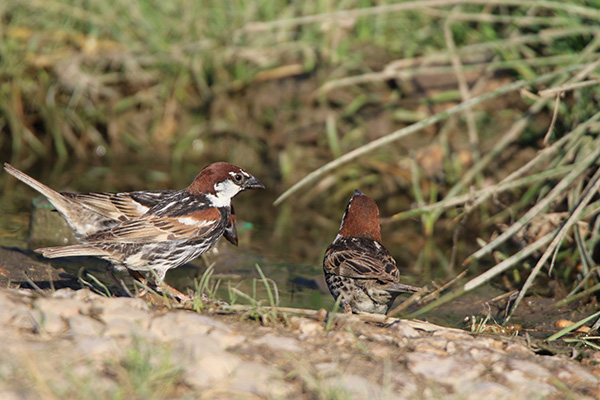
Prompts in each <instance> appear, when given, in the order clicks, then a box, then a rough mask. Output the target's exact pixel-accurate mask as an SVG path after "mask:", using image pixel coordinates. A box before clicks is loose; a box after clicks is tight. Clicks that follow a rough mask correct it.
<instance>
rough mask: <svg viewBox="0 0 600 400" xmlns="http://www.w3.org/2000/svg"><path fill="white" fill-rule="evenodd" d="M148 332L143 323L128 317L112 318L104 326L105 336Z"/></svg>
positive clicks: (133, 334)
mask: <svg viewBox="0 0 600 400" xmlns="http://www.w3.org/2000/svg"><path fill="white" fill-rule="evenodd" d="M105 322H106V321H105ZM146 332H147V329H146V327H144V326H143V324H141V323H140V322H139V321H136V320H134V319H128V318H113V319H110V320H109V322H107V323H106V325H105V328H104V336H108V337H129V336H145V335H146Z"/></svg>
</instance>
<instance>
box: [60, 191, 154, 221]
mask: <svg viewBox="0 0 600 400" xmlns="http://www.w3.org/2000/svg"><path fill="white" fill-rule="evenodd" d="M63 195H64V196H68V197H71V198H74V199H76V200H77V201H78V202H79V203H80V204H81V205H82V206H84V207H85V208H87V209H88V210H90V211H93V212H95V213H98V214H100V215H102V216H104V217H107V218H110V219H114V220H117V221H125V220H128V219H133V218H137V217H141V216H142V215H144V214H145V213H146V211H148V210H149V209H150V207H148V206H145V205H142V204H140V203H139V202H137V201H135V200H133V199H132V198H131V197H130V196H129V195H127V194H125V193H123V194H112V193H77V194H72V193H63Z"/></svg>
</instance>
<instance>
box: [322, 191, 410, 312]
mask: <svg viewBox="0 0 600 400" xmlns="http://www.w3.org/2000/svg"><path fill="white" fill-rule="evenodd" d="M323 271H324V272H325V280H326V281H327V286H328V287H329V291H330V292H331V294H332V295H333V297H334V298H335V299H336V300H338V298H339V303H340V306H341V307H342V308H343V309H344V312H346V313H351V312H358V311H362V312H370V313H378V314H386V313H387V312H388V310H389V308H390V306H391V305H392V303H393V302H394V300H395V299H396V297H397V296H398V295H399V294H400V293H411V292H418V291H419V290H420V288H418V287H414V286H410V285H405V284H402V283H399V278H400V273H399V271H398V267H396V261H394V259H393V258H392V256H391V255H390V253H389V252H388V251H387V250H386V249H385V247H383V245H382V244H381V224H380V222H379V209H378V208H377V204H375V202H374V201H373V200H372V199H371V198H369V197H367V196H365V195H364V194H362V193H361V192H359V191H358V190H357V191H355V192H354V195H353V196H352V198H351V199H350V201H349V202H348V206H347V207H346V212H345V213H344V216H343V217H342V224H341V226H340V230H339V232H338V234H337V236H336V238H335V240H334V241H333V243H331V244H330V245H329V247H327V250H326V251H325V258H324V259H323Z"/></svg>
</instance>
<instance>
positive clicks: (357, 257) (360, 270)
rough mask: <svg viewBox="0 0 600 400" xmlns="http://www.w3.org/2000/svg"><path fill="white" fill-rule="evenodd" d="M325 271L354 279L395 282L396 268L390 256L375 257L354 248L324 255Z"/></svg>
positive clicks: (396, 276)
mask: <svg viewBox="0 0 600 400" xmlns="http://www.w3.org/2000/svg"><path fill="white" fill-rule="evenodd" d="M323 268H324V269H325V272H327V273H330V274H335V275H340V276H345V277H348V278H355V279H377V280H379V281H382V282H397V281H398V269H397V268H396V263H395V262H394V259H393V258H392V257H383V258H380V257H375V256H373V255H370V254H368V253H364V252H359V251H355V250H339V251H334V252H331V253H330V254H328V255H326V257H325V260H324V262H323Z"/></svg>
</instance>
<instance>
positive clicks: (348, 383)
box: [322, 375, 383, 399]
mask: <svg viewBox="0 0 600 400" xmlns="http://www.w3.org/2000/svg"><path fill="white" fill-rule="evenodd" d="M322 385H323V387H325V388H327V389H329V390H330V393H334V394H336V395H337V396H338V397H339V398H344V399H346V398H347V399H372V398H375V399H379V398H382V397H383V396H382V395H383V391H382V389H381V386H379V385H377V384H376V383H372V382H370V381H368V380H367V379H365V378H364V377H362V376H360V375H342V376H337V377H332V378H328V379H325V380H323V382H322Z"/></svg>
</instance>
